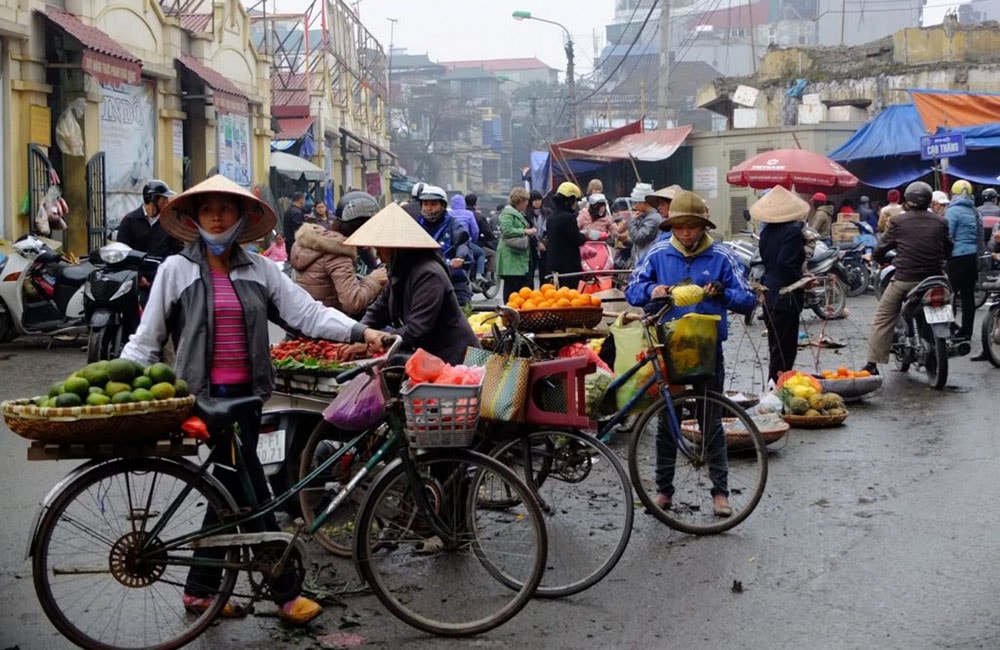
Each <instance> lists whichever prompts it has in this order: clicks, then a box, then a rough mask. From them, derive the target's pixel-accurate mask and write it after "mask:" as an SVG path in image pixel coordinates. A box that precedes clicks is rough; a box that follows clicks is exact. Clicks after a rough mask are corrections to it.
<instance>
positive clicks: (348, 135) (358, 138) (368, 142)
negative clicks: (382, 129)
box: [340, 127, 397, 158]
mask: <svg viewBox="0 0 1000 650" xmlns="http://www.w3.org/2000/svg"><path fill="white" fill-rule="evenodd" d="M340 134H341V136H343V137H346V138H350V139H352V140H354V141H355V142H357V143H358V144H363V145H367V146H368V147H369V148H371V149H375V150H376V151H381V152H382V153H384V154H385V155H387V156H389V157H390V158H396V157H397V156H396V154H394V153H392V152H391V151H389V150H388V149H386V148H385V147H383V146H381V145H378V144H376V143H374V142H372V141H371V140H369V139H368V138H366V137H364V136H363V135H358V134H356V133H354V132H353V131H350V130H349V129H345V128H343V127H341V129H340Z"/></svg>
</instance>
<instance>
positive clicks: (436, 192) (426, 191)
mask: <svg viewBox="0 0 1000 650" xmlns="http://www.w3.org/2000/svg"><path fill="white" fill-rule="evenodd" d="M417 198H418V199H419V200H421V201H441V202H442V203H444V204H445V205H448V194H447V193H446V192H445V191H444V190H443V189H441V188H440V187H438V186H437V185H424V187H423V189H421V190H420V195H419V196H417Z"/></svg>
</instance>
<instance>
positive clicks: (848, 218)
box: [837, 212, 861, 223]
mask: <svg viewBox="0 0 1000 650" xmlns="http://www.w3.org/2000/svg"><path fill="white" fill-rule="evenodd" d="M860 219H861V215H860V214H858V213H857V212H838V213H837V223H847V222H851V223H857V222H858V221H859V220H860Z"/></svg>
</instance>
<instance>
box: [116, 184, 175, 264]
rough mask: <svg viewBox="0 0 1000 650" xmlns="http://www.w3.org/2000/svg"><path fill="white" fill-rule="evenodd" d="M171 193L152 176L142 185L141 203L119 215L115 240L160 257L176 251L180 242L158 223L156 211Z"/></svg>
mask: <svg viewBox="0 0 1000 650" xmlns="http://www.w3.org/2000/svg"><path fill="white" fill-rule="evenodd" d="M174 195H175V193H174V192H173V191H172V190H171V189H170V187H169V186H168V185H167V184H166V183H164V182H163V181H161V180H157V179H153V180H151V181H149V182H148V183H146V184H145V185H144V186H143V188H142V205H141V206H139V207H138V208H136V209H135V210H132V211H131V212H129V213H128V214H126V215H125V216H124V218H122V221H121V223H120V224H119V225H118V235H117V240H118V241H119V242H121V243H123V244H126V245H128V246H130V247H131V248H134V249H135V250H137V251H142V252H144V253H146V254H148V255H150V256H152V257H158V258H160V259H163V258H165V257H167V256H168V255H173V254H174V253H179V252H180V251H181V249H183V248H184V244H183V243H181V242H180V241H178V240H176V239H174V238H173V237H171V236H170V235H168V234H167V233H166V232H164V230H163V228H162V227H161V226H160V211H161V210H163V206H165V205H166V204H167V202H168V201H169V200H170V197H172V196H174Z"/></svg>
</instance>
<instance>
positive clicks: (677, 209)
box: [660, 190, 715, 230]
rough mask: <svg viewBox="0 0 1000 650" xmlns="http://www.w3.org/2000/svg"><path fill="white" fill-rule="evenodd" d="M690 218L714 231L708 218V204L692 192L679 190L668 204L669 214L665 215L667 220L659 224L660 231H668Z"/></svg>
mask: <svg viewBox="0 0 1000 650" xmlns="http://www.w3.org/2000/svg"><path fill="white" fill-rule="evenodd" d="M692 217H693V218H695V219H696V220H698V221H701V222H702V223H703V225H704V226H705V227H706V228H708V229H710V230H715V224H714V223H712V221H711V220H710V219H709V218H708V204H706V203H705V199H703V198H701V197H700V196H698V195H697V194H695V193H694V192H689V191H687V190H681V191H680V192H678V193H677V194H676V195H675V196H674V200H673V201H671V202H670V212H669V213H667V218H666V219H664V220H663V221H661V222H660V230H670V229H671V228H673V227H674V226H675V225H677V224H678V223H684V222H687V221H690V220H691V219H692Z"/></svg>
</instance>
